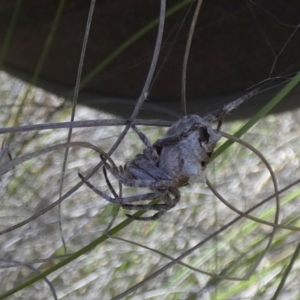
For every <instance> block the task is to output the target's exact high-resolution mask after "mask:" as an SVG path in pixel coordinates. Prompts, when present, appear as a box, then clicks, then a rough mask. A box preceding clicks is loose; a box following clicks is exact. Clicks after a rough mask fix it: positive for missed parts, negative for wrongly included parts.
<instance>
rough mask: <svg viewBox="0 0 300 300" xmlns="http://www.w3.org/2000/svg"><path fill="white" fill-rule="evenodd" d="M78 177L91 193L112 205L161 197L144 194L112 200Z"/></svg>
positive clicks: (153, 194) (82, 177)
mask: <svg viewBox="0 0 300 300" xmlns="http://www.w3.org/2000/svg"><path fill="white" fill-rule="evenodd" d="M78 176H79V178H80V179H81V180H82V181H83V182H84V183H85V184H86V185H87V186H88V187H89V188H90V189H91V190H92V191H94V192H95V193H96V194H98V195H99V196H101V197H102V198H104V199H105V200H107V201H109V202H111V203H114V204H119V205H123V204H130V203H132V202H135V201H144V200H155V199H158V198H160V197H161V195H162V194H161V193H159V192H157V193H146V194H143V195H135V196H130V197H116V198H112V197H109V196H108V195H106V194H105V193H103V192H101V191H100V190H98V189H97V188H96V187H95V186H94V185H92V184H91V183H90V182H88V181H87V180H86V179H85V178H84V176H83V175H82V174H80V173H78Z"/></svg>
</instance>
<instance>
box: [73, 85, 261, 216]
mask: <svg viewBox="0 0 300 300" xmlns="http://www.w3.org/2000/svg"><path fill="white" fill-rule="evenodd" d="M255 93H257V90H255V91H253V92H251V93H249V94H247V95H245V96H244V97H241V98H239V99H238V100H235V101H233V102H231V103H229V104H227V105H225V106H224V108H223V109H219V110H217V111H215V112H213V113H211V114H210V115H207V116H205V117H203V118H201V117H199V116H198V115H189V116H185V117H183V118H181V119H179V120H178V121H177V122H176V123H174V124H173V126H171V127H170V129H169V130H168V131H167V132H166V134H165V135H164V136H163V137H162V138H161V139H159V140H157V141H156V142H155V143H154V144H153V145H152V144H151V143H150V141H149V140H148V138H147V137H146V136H145V135H144V134H143V133H142V132H141V131H140V130H138V128H137V127H136V126H134V125H133V126H132V128H133V130H134V131H135V132H136V133H137V135H138V136H139V138H140V139H141V140H142V142H143V143H144V145H145V146H146V148H145V149H144V150H143V153H142V154H137V155H136V156H135V157H134V158H133V159H132V160H130V161H129V162H127V163H126V164H125V166H124V171H122V172H118V171H117V170H115V169H113V168H112V167H111V166H110V165H109V164H108V163H107V162H106V161H105V160H104V158H103V157H101V159H102V161H103V164H104V166H105V167H106V168H107V169H108V170H109V171H110V172H111V173H112V174H113V176H114V177H116V178H117V179H118V180H119V182H121V183H122V184H123V185H125V186H132V187H144V188H148V189H149V190H150V191H151V192H150V193H146V194H140V195H135V196H129V197H117V195H116V194H115V193H114V195H115V198H113V197H110V196H108V195H107V194H105V193H103V192H102V191H100V190H98V189H97V188H95V187H94V186H93V185H92V184H90V183H89V182H88V181H86V180H85V179H84V177H83V176H82V175H81V174H79V176H80V178H81V179H82V180H83V181H84V182H85V183H86V184H87V185H88V186H89V187H90V188H91V189H93V190H94V191H95V192H96V193H97V194H99V195H100V196H101V197H103V198H104V199H106V200H107V201H109V202H112V203H115V204H119V205H121V206H122V207H123V208H125V209H128V210H146V211H148V210H154V211H157V213H156V214H155V215H154V216H150V217H134V216H132V215H127V216H129V217H132V218H134V219H138V220H146V221H148V220H155V219H158V218H159V217H160V216H161V215H163V214H164V213H165V212H166V211H167V210H169V209H171V208H173V207H174V206H176V204H177V203H178V201H179V200H180V191H179V188H180V187H182V186H184V185H187V184H189V183H195V182H199V181H202V182H203V181H204V180H205V176H204V170H205V168H206V166H207V164H208V162H209V160H210V157H211V155H212V153H213V150H214V148H215V146H216V144H217V142H218V141H219V140H220V138H221V134H220V132H219V131H220V128H221V125H222V120H223V118H224V116H226V115H227V114H228V113H229V112H230V111H231V110H233V109H235V108H236V107H238V106H239V105H240V104H241V103H243V102H244V101H245V100H247V99H248V98H250V97H251V96H253V94H255ZM213 122H218V125H217V127H216V129H213V127H212V123H213ZM107 181H108V179H107ZM156 199H160V200H161V201H162V202H163V203H155V204H153V203H150V204H134V202H140V201H151V200H156Z"/></svg>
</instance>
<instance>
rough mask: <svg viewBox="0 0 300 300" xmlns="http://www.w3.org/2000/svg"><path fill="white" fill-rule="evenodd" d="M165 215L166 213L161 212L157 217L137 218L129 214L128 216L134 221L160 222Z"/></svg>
mask: <svg viewBox="0 0 300 300" xmlns="http://www.w3.org/2000/svg"><path fill="white" fill-rule="evenodd" d="M164 214H165V211H160V212H158V213H156V214H155V215H153V216H150V217H136V216H133V215H129V214H126V216H127V217H128V218H131V219H134V220H137V221H155V220H158V219H159V218H160V217H161V216H162V215H164Z"/></svg>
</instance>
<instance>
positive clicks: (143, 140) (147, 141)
mask: <svg viewBox="0 0 300 300" xmlns="http://www.w3.org/2000/svg"><path fill="white" fill-rule="evenodd" d="M132 129H133V130H134V131H135V133H136V134H137V135H138V136H139V138H140V139H141V141H142V142H143V143H144V144H145V146H146V147H147V148H152V144H151V143H150V141H149V140H148V138H147V137H146V135H145V134H143V133H142V132H141V131H140V130H139V129H138V128H137V127H136V126H135V125H132Z"/></svg>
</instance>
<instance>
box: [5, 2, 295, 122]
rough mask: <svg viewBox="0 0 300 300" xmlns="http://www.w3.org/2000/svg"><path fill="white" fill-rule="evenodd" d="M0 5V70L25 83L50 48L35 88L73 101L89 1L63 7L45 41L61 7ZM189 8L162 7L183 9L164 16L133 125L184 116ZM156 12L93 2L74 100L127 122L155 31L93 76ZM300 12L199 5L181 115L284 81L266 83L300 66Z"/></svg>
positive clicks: (291, 104) (259, 100)
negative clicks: (154, 66) (153, 69)
mask: <svg viewBox="0 0 300 300" xmlns="http://www.w3.org/2000/svg"><path fill="white" fill-rule="evenodd" d="M0 2H1V5H0V14H1V18H0V45H2V48H3V47H6V51H4V52H3V54H2V57H1V61H0V63H1V62H2V63H3V64H2V67H3V69H4V70H6V71H8V72H9V73H11V74H13V75H16V76H18V77H20V78H23V79H25V80H27V81H31V80H32V77H33V74H34V73H35V72H36V70H37V68H38V61H39V59H40V56H41V54H42V52H43V48H44V46H45V43H47V45H48V46H49V48H48V51H49V52H48V54H47V55H46V57H45V62H44V64H43V65H42V66H41V70H40V73H39V74H38V80H37V82H36V84H37V85H38V86H42V87H43V88H45V89H46V90H49V91H51V92H54V93H56V94H57V95H59V96H61V95H62V96H66V95H69V97H70V98H71V94H72V90H73V89H74V86H75V80H76V73H77V68H78V62H79V57H80V51H81V47H82V41H83V35H84V30H85V24H86V20H87V16H88V9H89V5H90V1H86V0H72V1H66V3H65V5H64V7H63V11H62V14H61V16H60V19H59V20H58V23H57V24H58V27H57V30H56V32H55V34H54V36H53V38H52V39H51V40H50V39H48V40H47V36H48V34H49V31H50V29H51V28H52V24H53V22H54V16H55V14H56V11H57V9H58V6H59V4H61V3H62V2H63V1H59V0H44V1H39V0H26V1H5V0H1V1H0ZM195 3H196V2H194V3H192V4H189V3H188V1H178V0H176V1H168V9H169V10H170V9H172V8H174V7H176V5H181V8H180V9H179V8H178V9H177V11H176V12H175V13H173V14H172V15H171V16H169V17H168V18H167V21H166V28H165V34H164V47H163V49H162V51H161V54H160V61H159V68H158V70H157V77H156V79H155V82H154V84H153V86H152V89H151V91H150V94H149V97H148V98H149V100H148V101H146V103H145V105H144V109H143V110H142V111H141V113H140V115H139V118H141V117H143V118H160V119H173V120H174V119H177V118H178V117H180V116H182V109H181V103H180V101H181V100H180V98H181V70H182V62H183V55H184V50H185V45H186V40H187V35H188V31H189V28H190V24H191V18H192V15H193V12H194V8H195ZM18 5H19V7H18ZM189 9H190V10H189ZM158 15H159V1H151V0H145V1H138V0H131V1H117V0H110V1H97V3H96V7H95V12H94V17H93V22H92V27H91V32H90V37H89V41H88V45H87V52H86V57H85V61H84V67H83V82H84V86H83V89H82V90H81V92H80V95H79V101H80V102H81V103H84V104H86V105H88V106H92V107H96V108H98V109H100V110H103V111H107V112H110V113H114V114H116V115H119V116H122V117H125V118H126V117H129V116H130V113H131V112H132V110H133V108H134V104H135V101H136V99H137V97H138V95H139V93H140V91H141V88H142V85H143V83H144V80H145V76H146V74H147V70H148V69H149V63H150V60H151V56H152V53H153V47H154V43H155V39H156V32H157V25H155V26H153V28H152V29H150V30H148V31H146V32H145V33H144V34H143V35H142V36H141V37H140V38H138V39H137V40H136V41H134V42H133V43H132V44H130V45H129V46H128V47H127V48H126V49H124V51H121V52H120V54H119V55H118V56H117V57H116V58H114V59H112V60H111V62H110V63H107V65H106V66H105V67H104V69H103V70H101V71H97V70H98V69H99V65H101V64H102V63H103V62H105V60H106V59H107V58H108V57H110V55H112V54H113V53H114V52H115V51H116V50H118V49H119V47H120V46H121V45H123V44H124V43H126V42H128V41H129V39H130V38H132V37H133V36H135V35H136V34H137V33H138V32H139V31H140V30H142V29H143V28H145V27H146V26H148V25H149V23H151V22H152V21H153V20H155V19H157V17H158ZM299 15H300V2H299V1H298V0H287V1H281V0H261V1H240V0H226V1H223V0H210V1H207V0H206V1H204V2H203V5H202V7H201V11H200V15H199V19H198V22H197V25H196V29H195V34H194V37H193V43H192V47H191V52H190V57H189V64H188V70H187V111H188V113H199V114H204V113H207V112H208V111H210V110H212V109H215V108H218V107H220V105H223V104H224V103H225V102H229V101H230V100H232V98H235V97H237V96H239V95H240V93H243V92H244V91H245V89H246V88H249V87H251V86H252V85H254V84H256V83H258V82H260V81H262V80H265V79H267V78H269V77H280V78H281V79H279V80H277V81H276V82H272V84H273V85H274V84H278V82H279V81H280V80H282V81H284V80H285V79H286V78H290V77H292V76H293V75H294V74H295V72H297V71H298V70H299V69H300V56H299V48H300V32H299V30H298V27H297V26H298V24H299V21H300V20H299ZM14 16H15V17H14ZM185 16H186V19H185V21H184V18H185ZM12 20H15V21H12ZM8 35H10V36H11V37H10V39H9V40H8V42H7V43H5V39H7V36H8ZM277 91H278V90H277ZM275 92H276V91H275V90H274V89H272V90H271V91H269V92H267V93H263V94H260V95H259V96H258V97H255V98H254V99H252V100H250V101H249V103H248V104H246V105H244V106H243V107H241V108H240V109H239V110H238V112H236V113H235V114H233V117H234V118H241V117H250V116H251V115H253V114H254V113H255V112H256V111H257V110H258V109H259V108H260V107H262V105H263V103H265V102H267V101H268V100H269V99H270V97H271V96H272V94H274V93H275ZM298 94H299V91H297V90H294V92H293V93H291V94H290V95H289V97H288V98H287V99H285V100H284V101H282V103H281V104H280V105H279V106H278V107H277V108H276V109H275V111H277V112H278V111H282V110H290V109H294V108H296V107H297V106H299V104H300V101H299V100H298V99H297V96H298Z"/></svg>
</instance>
